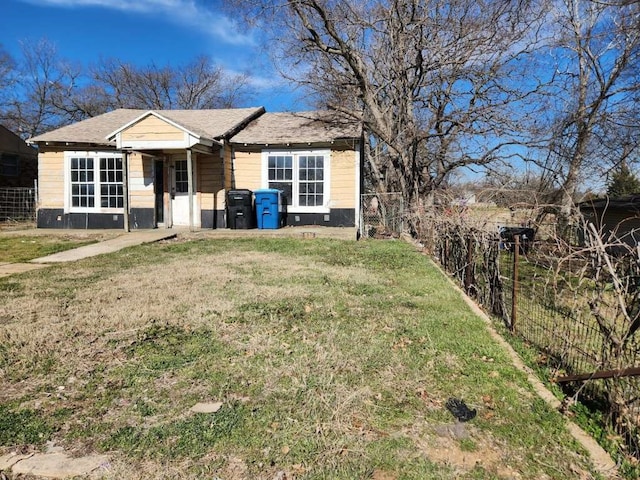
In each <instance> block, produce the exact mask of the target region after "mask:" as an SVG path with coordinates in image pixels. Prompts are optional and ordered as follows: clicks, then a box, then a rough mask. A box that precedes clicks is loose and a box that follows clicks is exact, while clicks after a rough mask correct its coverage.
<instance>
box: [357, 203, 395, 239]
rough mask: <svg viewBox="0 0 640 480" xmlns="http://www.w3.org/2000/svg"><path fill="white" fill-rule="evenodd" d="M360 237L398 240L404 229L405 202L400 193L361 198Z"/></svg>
mask: <svg viewBox="0 0 640 480" xmlns="http://www.w3.org/2000/svg"><path fill="white" fill-rule="evenodd" d="M361 205H362V207H361V211H360V226H359V229H360V237H361V238H397V237H399V236H400V234H401V233H402V231H403V229H404V200H403V198H402V194H400V193H375V194H364V195H362V196H361Z"/></svg>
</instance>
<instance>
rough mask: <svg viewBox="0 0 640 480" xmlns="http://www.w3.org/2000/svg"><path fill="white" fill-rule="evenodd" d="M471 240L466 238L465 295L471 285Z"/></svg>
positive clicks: (469, 237)
mask: <svg viewBox="0 0 640 480" xmlns="http://www.w3.org/2000/svg"><path fill="white" fill-rule="evenodd" d="M472 249H473V238H472V237H471V236H468V237H467V264H466V265H465V268H464V289H465V291H466V292H467V293H469V290H470V288H471V284H472V283H473V250H472Z"/></svg>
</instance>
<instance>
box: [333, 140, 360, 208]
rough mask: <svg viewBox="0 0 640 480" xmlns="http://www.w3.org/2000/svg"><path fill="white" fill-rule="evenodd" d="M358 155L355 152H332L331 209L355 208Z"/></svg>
mask: <svg viewBox="0 0 640 480" xmlns="http://www.w3.org/2000/svg"><path fill="white" fill-rule="evenodd" d="M355 184H356V153H355V152H354V151H353V150H333V151H332V152H331V186H330V188H331V197H330V198H329V205H330V206H331V208H332V209H333V208H354V207H355V192H354V188H355Z"/></svg>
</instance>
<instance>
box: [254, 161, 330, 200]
mask: <svg viewBox="0 0 640 480" xmlns="http://www.w3.org/2000/svg"><path fill="white" fill-rule="evenodd" d="M328 169H329V152H328V151H325V150H320V151H265V152H263V178H266V182H265V183H266V185H265V186H266V187H268V188H275V189H278V190H282V191H283V192H284V195H285V197H286V199H287V205H288V206H289V207H290V210H291V211H309V212H313V211H326V206H327V203H328V194H329V185H328V181H329V174H328Z"/></svg>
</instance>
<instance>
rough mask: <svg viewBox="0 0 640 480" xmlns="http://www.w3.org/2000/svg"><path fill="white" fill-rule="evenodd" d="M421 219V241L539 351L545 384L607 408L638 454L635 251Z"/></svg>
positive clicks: (638, 258)
mask: <svg viewBox="0 0 640 480" xmlns="http://www.w3.org/2000/svg"><path fill="white" fill-rule="evenodd" d="M423 225H425V226H427V228H425V229H424V231H422V232H420V236H421V237H422V238H421V241H422V243H423V244H424V245H425V248H426V249H427V250H428V251H430V252H431V253H432V254H433V256H434V257H435V258H436V259H437V260H438V261H439V263H440V264H441V265H442V266H443V268H444V269H445V270H446V271H447V272H448V273H449V274H451V275H452V276H453V277H454V278H455V279H456V281H457V282H458V283H459V284H460V285H461V286H462V287H463V288H464V290H465V291H466V292H467V294H468V295H470V296H471V297H473V298H474V299H475V300H476V301H477V302H478V303H479V304H480V305H481V306H483V308H484V309H485V310H486V311H487V312H488V313H490V314H491V315H493V316H495V317H497V318H500V319H502V320H503V321H504V323H505V325H506V326H507V327H508V328H509V329H510V330H511V331H512V332H513V333H514V334H516V335H518V336H520V337H521V338H523V339H524V340H525V341H526V342H527V344H529V345H530V346H532V347H535V348H536V349H537V350H538V351H539V360H538V361H539V362H540V363H541V364H544V365H545V366H547V367H548V368H549V369H550V371H551V372H552V377H553V378H551V379H550V380H551V381H560V382H562V383H563V384H564V385H568V386H570V387H572V388H573V390H572V392H577V393H576V397H577V396H578V394H579V395H580V397H581V398H583V399H584V398H589V399H591V400H593V399H595V400H598V402H599V403H600V404H603V405H605V409H606V412H605V413H607V418H608V419H609V421H611V422H612V425H613V426H614V427H615V428H616V430H617V431H618V432H619V434H621V435H622V436H623V437H625V438H626V440H627V445H628V447H627V448H628V451H627V452H626V453H628V454H629V455H631V456H632V457H634V458H636V459H637V458H640V441H639V439H638V432H639V428H640V377H638V376H637V375H638V374H640V368H639V367H640V292H639V290H640V289H639V288H638V287H639V286H640V253H639V252H638V250H637V248H636V249H634V248H628V246H625V248H614V245H612V243H611V242H610V241H609V242H607V244H606V245H605V244H604V243H603V242H601V241H600V240H597V239H596V235H592V236H591V237H590V236H589V235H585V233H584V231H583V232H582V233H581V238H582V240H581V241H580V242H579V241H577V240H575V239H570V240H567V239H559V238H555V237H553V236H551V237H547V238H543V239H535V238H531V233H530V232H529V231H527V232H523V231H522V230H521V229H514V230H513V231H515V232H517V234H515V235H512V236H509V235H505V234H504V231H502V232H501V233H499V232H498V231H497V229H496V230H494V231H484V230H478V229H474V228H467V227H465V226H464V225H462V224H460V223H456V222H451V221H438V220H432V221H429V222H423ZM550 230H552V231H553V229H550ZM534 233H535V232H534ZM527 234H529V235H528V236H527ZM523 237H525V238H523ZM590 238H591V240H590ZM615 247H620V246H619V245H616V246H615Z"/></svg>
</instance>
